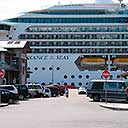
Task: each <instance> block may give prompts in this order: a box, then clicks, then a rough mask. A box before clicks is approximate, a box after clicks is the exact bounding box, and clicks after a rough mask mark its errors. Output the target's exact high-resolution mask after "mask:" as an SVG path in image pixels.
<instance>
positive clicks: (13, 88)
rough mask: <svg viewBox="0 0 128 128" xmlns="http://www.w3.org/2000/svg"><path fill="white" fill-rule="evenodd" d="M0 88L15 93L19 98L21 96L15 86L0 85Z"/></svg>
mask: <svg viewBox="0 0 128 128" xmlns="http://www.w3.org/2000/svg"><path fill="white" fill-rule="evenodd" d="M0 87H1V88H3V89H7V90H9V91H10V92H12V93H15V94H16V95H17V96H18V95H19V93H18V90H17V88H16V87H15V86H14V85H0Z"/></svg>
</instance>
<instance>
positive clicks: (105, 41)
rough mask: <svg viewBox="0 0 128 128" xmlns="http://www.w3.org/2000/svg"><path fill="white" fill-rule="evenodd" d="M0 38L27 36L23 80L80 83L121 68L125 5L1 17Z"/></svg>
mask: <svg viewBox="0 0 128 128" xmlns="http://www.w3.org/2000/svg"><path fill="white" fill-rule="evenodd" d="M4 24H6V25H7V26H8V25H9V26H11V27H10V29H9V30H6V32H5V33H4V35H2V36H0V38H1V40H27V41H28V42H29V45H30V47H31V49H32V53H28V69H27V70H28V71H31V74H29V76H28V82H38V83H43V84H45V83H49V82H56V83H64V84H75V85H76V86H86V85H87V84H88V81H89V80H90V79H102V75H101V74H102V71H103V70H105V69H108V70H109V71H110V72H111V79H119V78H118V75H119V74H120V73H121V72H122V71H124V70H127V65H128V7H127V5H125V4H122V3H112V2H110V1H109V2H108V3H102V4H101V3H99V1H98V0H97V1H96V3H94V4H71V5H57V6H53V7H50V8H48V9H43V10H36V11H31V12H26V13H24V14H23V15H21V16H19V17H16V18H12V19H7V20H5V21H4Z"/></svg>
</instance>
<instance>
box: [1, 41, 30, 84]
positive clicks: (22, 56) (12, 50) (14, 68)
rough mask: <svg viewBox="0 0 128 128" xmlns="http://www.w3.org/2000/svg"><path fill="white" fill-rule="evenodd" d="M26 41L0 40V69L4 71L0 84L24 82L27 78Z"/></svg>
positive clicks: (27, 48)
mask: <svg viewBox="0 0 128 128" xmlns="http://www.w3.org/2000/svg"><path fill="white" fill-rule="evenodd" d="M28 50H29V47H28V44H27V41H0V69H3V70H4V71H5V76H4V78H0V84H14V83H19V84H25V83H26V81H27V79H26V76H27V51H28Z"/></svg>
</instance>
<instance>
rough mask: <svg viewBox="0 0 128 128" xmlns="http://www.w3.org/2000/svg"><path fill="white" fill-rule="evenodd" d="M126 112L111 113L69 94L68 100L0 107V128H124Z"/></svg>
mask: <svg viewBox="0 0 128 128" xmlns="http://www.w3.org/2000/svg"><path fill="white" fill-rule="evenodd" d="M127 123H128V111H114V110H110V109H106V108H102V107H100V106H99V103H98V102H92V101H91V100H90V99H89V98H87V97H86V95H78V94H77V91H75V90H72V91H70V96H69V98H66V97H65V96H62V97H56V98H55V97H52V98H35V99H29V100H26V101H20V102H19V103H18V104H14V105H9V106H6V107H1V108H0V127H1V128H127V127H128V124H127Z"/></svg>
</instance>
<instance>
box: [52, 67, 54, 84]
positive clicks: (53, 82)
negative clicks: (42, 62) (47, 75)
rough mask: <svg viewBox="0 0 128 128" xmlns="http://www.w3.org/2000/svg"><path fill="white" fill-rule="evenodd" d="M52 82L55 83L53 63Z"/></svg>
mask: <svg viewBox="0 0 128 128" xmlns="http://www.w3.org/2000/svg"><path fill="white" fill-rule="evenodd" d="M52 83H54V65H52Z"/></svg>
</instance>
